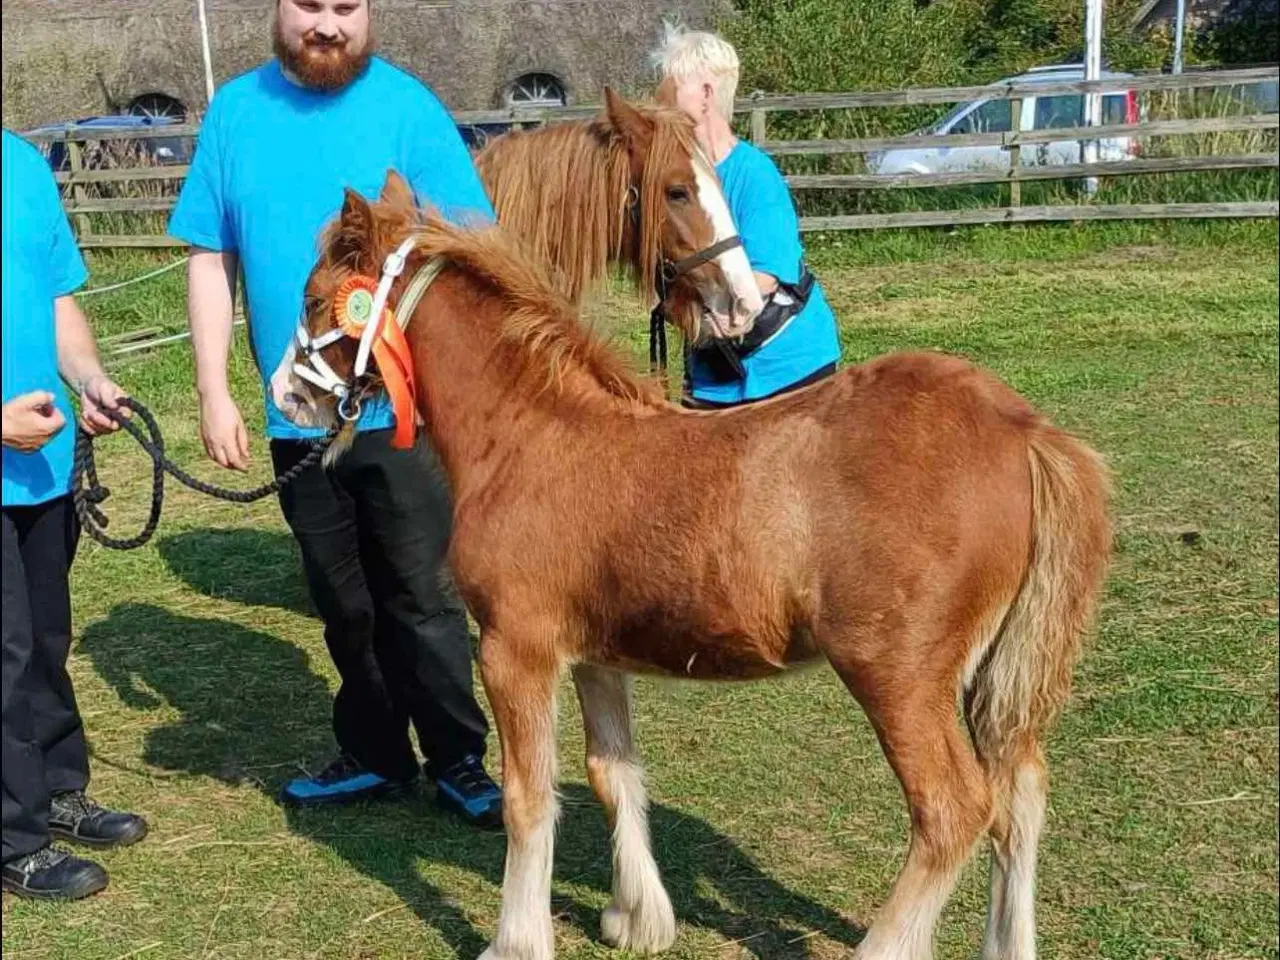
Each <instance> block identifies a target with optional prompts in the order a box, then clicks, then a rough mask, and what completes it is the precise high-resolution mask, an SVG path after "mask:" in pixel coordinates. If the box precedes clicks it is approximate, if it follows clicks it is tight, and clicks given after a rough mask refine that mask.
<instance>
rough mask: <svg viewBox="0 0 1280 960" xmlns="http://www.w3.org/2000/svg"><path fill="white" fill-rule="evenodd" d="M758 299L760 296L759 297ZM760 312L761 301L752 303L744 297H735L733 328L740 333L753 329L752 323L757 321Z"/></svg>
mask: <svg viewBox="0 0 1280 960" xmlns="http://www.w3.org/2000/svg"><path fill="white" fill-rule="evenodd" d="M757 300H758V298H757ZM759 313H760V304H759V302H756V303H752V302H750V301H748V300H746V299H743V298H742V297H735V298H734V301H733V329H734V332H735V333H736V334H738V335H741V334H744V333H746V332H747V331H748V330H750V329H751V324H752V323H753V322H754V321H755V319H756V316H757V315H758V314H759Z"/></svg>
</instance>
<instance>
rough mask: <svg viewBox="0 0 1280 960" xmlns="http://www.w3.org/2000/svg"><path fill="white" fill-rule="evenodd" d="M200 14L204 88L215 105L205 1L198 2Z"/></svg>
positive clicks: (197, 6) (197, 0) (198, 0)
mask: <svg viewBox="0 0 1280 960" xmlns="http://www.w3.org/2000/svg"><path fill="white" fill-rule="evenodd" d="M196 9H197V10H198V11H199V13H200V46H201V47H202V48H203V51H204V88H205V93H206V94H207V95H208V101H209V103H213V57H212V56H211V55H210V54H209V17H208V16H207V15H206V13H205V10H204V0H196Z"/></svg>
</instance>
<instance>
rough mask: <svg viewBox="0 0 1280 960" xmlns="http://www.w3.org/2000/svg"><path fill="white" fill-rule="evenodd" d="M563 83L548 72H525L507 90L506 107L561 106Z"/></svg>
mask: <svg viewBox="0 0 1280 960" xmlns="http://www.w3.org/2000/svg"><path fill="white" fill-rule="evenodd" d="M567 102H568V99H567V97H566V96H565V92H564V84H562V83H561V82H560V81H559V80H558V79H557V78H556V77H554V76H552V75H551V74H549V73H526V74H524V75H523V76H521V77H518V78H517V79H516V80H515V81H514V82H513V83H512V84H511V87H510V88H509V89H508V90H507V106H508V107H563V106H564V105H565V104H566V103H567Z"/></svg>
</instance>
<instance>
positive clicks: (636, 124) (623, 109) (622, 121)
mask: <svg viewBox="0 0 1280 960" xmlns="http://www.w3.org/2000/svg"><path fill="white" fill-rule="evenodd" d="M604 105H605V112H606V113H607V114H608V117H609V124H610V125H611V126H612V127H613V129H614V130H615V131H616V132H617V133H618V135H619V136H620V137H622V139H623V141H624V142H625V143H626V145H627V149H629V150H630V151H631V152H632V153H633V154H645V153H647V152H648V150H649V143H650V141H652V139H653V124H652V123H650V122H649V120H648V119H646V118H645V116H644V114H642V113H641V112H640V111H639V110H637V109H636V108H635V107H633V106H632V105H631V104H629V103H627V101H626V100H624V99H623V98H622V97H620V96H618V95H617V94H616V93H614V92H613V88H612V87H605V88H604Z"/></svg>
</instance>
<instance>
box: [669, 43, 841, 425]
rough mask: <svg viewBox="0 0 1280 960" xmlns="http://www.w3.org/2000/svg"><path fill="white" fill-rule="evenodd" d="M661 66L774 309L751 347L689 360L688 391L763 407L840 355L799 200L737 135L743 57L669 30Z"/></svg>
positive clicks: (695, 398)
mask: <svg viewBox="0 0 1280 960" xmlns="http://www.w3.org/2000/svg"><path fill="white" fill-rule="evenodd" d="M653 62H654V65H655V67H656V68H657V70H658V74H659V77H660V80H661V84H660V86H659V89H658V99H659V100H660V101H661V102H663V103H666V104H669V105H673V106H675V107H677V108H678V109H680V110H682V111H684V112H685V113H686V114H688V115H689V116H690V117H692V118H693V121H694V123H695V124H696V134H697V137H698V142H699V143H700V144H701V145H702V148H703V149H704V150H705V151H706V152H707V155H708V156H709V157H710V158H711V161H712V162H713V163H714V164H715V167H716V173H717V174H718V175H719V177H720V181H721V184H722V186H723V188H724V195H725V198H726V199H727V200H728V201H729V209H730V211H731V212H732V213H733V218H734V220H735V221H736V223H737V226H738V233H739V235H740V236H741V237H742V244H743V247H744V248H745V250H746V253H747V259H748V260H750V262H751V268H752V270H753V271H754V272H755V276H756V282H757V283H759V285H760V292H761V293H762V294H763V295H764V297H765V309H764V311H763V312H762V313H761V315H760V317H759V318H758V319H757V321H756V325H755V329H753V330H752V332H751V333H749V334H748V335H747V337H746V338H745V339H744V341H743V342H742V343H740V344H736V345H730V344H720V345H715V344H713V345H710V346H708V347H704V348H701V349H698V350H694V351H692V352H691V353H690V354H689V355H688V356H687V358H686V371H685V386H686V390H687V391H688V393H689V395H690V397H691V400H692V403H693V405H695V406H732V405H735V404H740V403H746V402H749V401H752V400H762V399H764V398H765V397H770V396H774V395H776V394H779V393H783V392H785V391H787V390H794V389H797V388H798V387H802V386H807V385H808V384H810V383H813V382H815V381H817V380H820V379H822V378H823V377H825V376H828V375H830V374H831V373H833V372H834V371H835V368H836V362H837V361H838V360H839V358H840V342H839V337H838V334H837V332H836V321H835V317H834V315H833V314H832V312H831V308H830V307H829V306H828V305H827V301H826V297H825V296H823V293H822V287H821V286H820V285H819V284H818V283H817V282H816V280H814V278H813V275H812V274H811V273H810V272H809V271H808V269H807V268H806V267H805V265H804V248H803V247H802V246H801V244H800V224H799V220H798V219H797V217H796V211H795V206H794V205H793V204H792V201H791V194H790V192H789V191H788V190H787V185H786V182H785V181H784V180H783V179H782V174H781V173H780V172H779V171H778V168H777V166H776V165H775V164H774V162H773V161H772V160H771V159H770V158H769V156H768V155H767V154H766V153H764V152H763V151H762V150H760V149H759V148H758V147H756V146H754V145H752V144H750V143H747V142H745V141H742V140H739V139H738V138H737V137H736V136H734V133H733V128H732V126H731V121H732V118H733V99H734V95H735V94H736V93H737V89H738V55H737V53H736V52H735V51H734V49H733V47H732V46H731V45H730V44H728V43H726V42H725V41H724V40H722V39H721V38H720V37H718V36H716V35H715V34H713V33H703V32H697V31H689V30H685V29H683V28H680V27H673V26H671V25H667V27H666V30H665V39H664V42H663V44H662V47H661V48H660V49H659V50H657V51H656V52H655V53H654V54H653Z"/></svg>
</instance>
